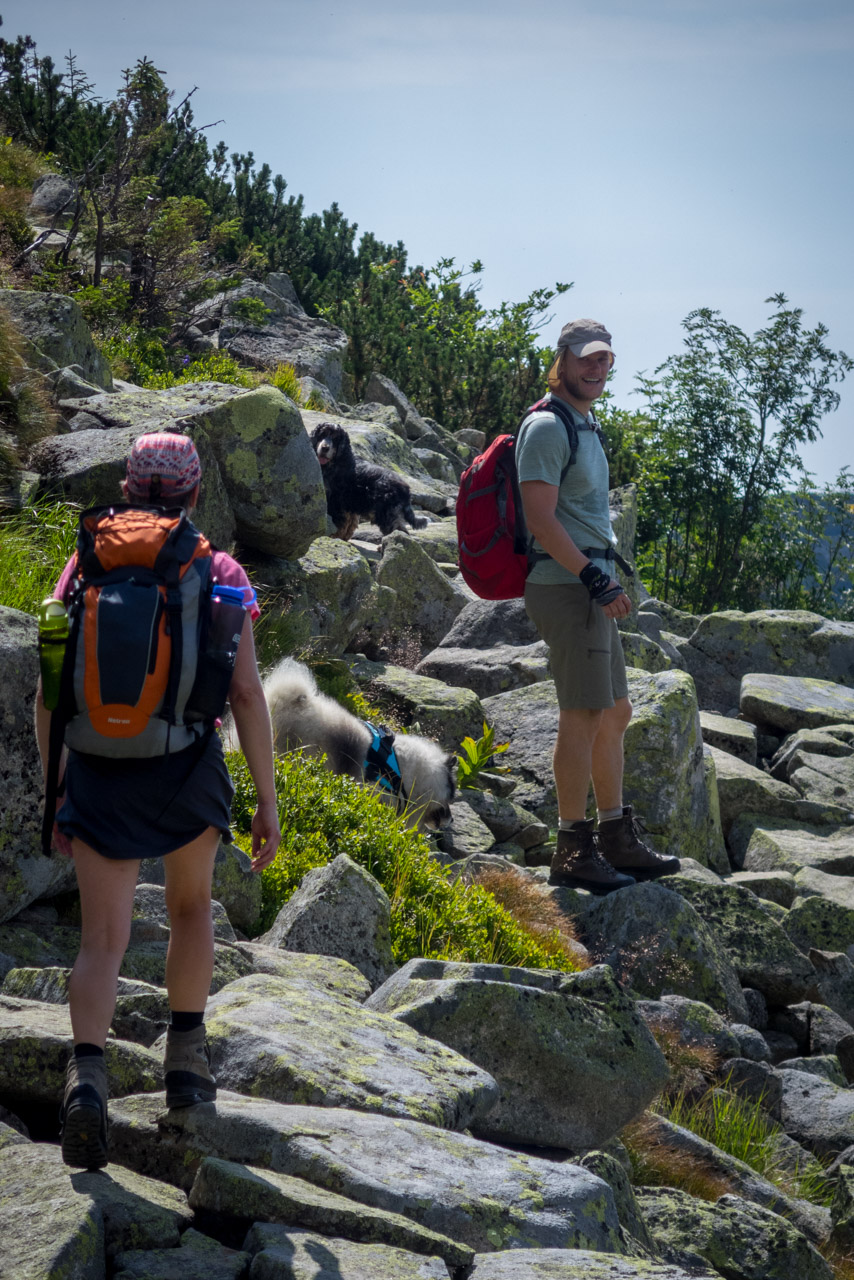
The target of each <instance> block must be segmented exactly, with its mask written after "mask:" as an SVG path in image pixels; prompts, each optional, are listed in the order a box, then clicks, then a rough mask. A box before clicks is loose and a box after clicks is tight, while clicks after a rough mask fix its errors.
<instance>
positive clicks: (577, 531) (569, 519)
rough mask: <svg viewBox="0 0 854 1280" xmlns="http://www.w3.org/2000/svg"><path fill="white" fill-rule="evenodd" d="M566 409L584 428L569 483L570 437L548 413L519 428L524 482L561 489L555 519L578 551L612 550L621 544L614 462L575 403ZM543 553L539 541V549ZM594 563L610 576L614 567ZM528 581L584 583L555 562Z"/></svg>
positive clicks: (537, 566) (539, 567)
mask: <svg viewBox="0 0 854 1280" xmlns="http://www.w3.org/2000/svg"><path fill="white" fill-rule="evenodd" d="M548 398H549V399H551V396H549V397H548ZM564 403H565V402H564ZM566 407H567V408H568V409H569V411H570V412H571V413H572V416H573V417H574V419H575V423H576V426H577V427H578V453H577V454H576V455H575V462H574V463H573V464H572V466H571V467H570V468H569V470H568V471H567V473H566V476H565V477H564V480H563V483H562V484H561V480H560V473H561V471H563V469H564V467H565V466H566V464H567V463H568V462H569V437H568V435H567V431H566V427H565V426H564V425H563V422H562V421H561V419H560V418H558V417H557V416H556V415H555V414H553V413H549V412H548V410H545V409H541V410H539V411H538V412H537V413H532V414H531V415H530V416H529V417H527V418H526V419H525V421H524V422H523V423H522V425H521V427H520V428H519V435H518V438H517V442H516V469H517V471H518V473H519V480H520V481H523V482H524V481H525V480H541V481H544V482H545V483H546V484H554V485H559V486H560V488H559V491H558V498H557V506H556V508H555V515H556V516H557V518H558V520H559V521H560V523H561V524H562V525H563V527H564V529H566V531H567V533H568V534H569V536H570V538H572V540H573V542H574V543H575V545H576V546H577V547H579V548H581V549H582V550H584V549H586V548H587V547H611V546H614V545H615V544H616V541H617V540H616V538H615V537H614V533H613V530H612V529H611V512H610V507H609V503H608V459H607V458H606V457H605V452H604V450H603V448H602V445H601V443H600V441H599V437H598V436H597V434H596V432H595V431H594V430H593V429H592V428H591V424H590V421H589V420H588V419H587V418H583V417H582V416H581V414H580V413H578V412H577V411H576V410H575V409H573V408H572V406H571V405H567V406H566ZM542 550H543V548H542V547H541V546H540V544H539V543H538V542H536V541H535V542H534V551H535V552H537V551H540V552H541V551H542ZM593 562H594V564H595V565H596V566H597V568H599V569H602V570H603V571H604V572H606V573H610V572H611V571H612V569H613V566H612V565H609V563H608V561H607V560H605V559H603V558H602V557H599V558H595V557H594V560H593ZM528 581H529V582H542V583H547V584H554V583H558V582H578V578H577V577H576V575H575V574H574V573H570V571H569V570H568V569H564V567H563V566H562V565H560V564H558V562H557V561H556V560H552V559H551V558H549V559H546V560H537V561H535V562H534V565H533V567H532V569H531V572H530V573H529V574H528Z"/></svg>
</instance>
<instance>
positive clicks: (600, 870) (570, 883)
mask: <svg viewBox="0 0 854 1280" xmlns="http://www.w3.org/2000/svg"><path fill="white" fill-rule="evenodd" d="M549 884H560V885H566V886H567V887H569V888H571V889H589V890H590V892H591V893H612V892H613V891H614V890H615V889H625V888H626V887H627V886H628V885H630V884H634V880H633V879H632V877H631V876H627V875H622V874H621V873H620V872H619V871H615V870H614V868H613V867H612V866H611V865H610V863H608V862H606V861H605V859H604V858H603V857H602V854H601V853H600V852H599V849H598V847H597V843H596V835H595V833H594V831H593V819H592V818H590V819H589V821H587V822H579V823H576V825H575V826H574V827H573V828H572V830H571V831H558V833H557V847H556V849H555V852H554V857H553V858H552V870H551V875H550V876H549Z"/></svg>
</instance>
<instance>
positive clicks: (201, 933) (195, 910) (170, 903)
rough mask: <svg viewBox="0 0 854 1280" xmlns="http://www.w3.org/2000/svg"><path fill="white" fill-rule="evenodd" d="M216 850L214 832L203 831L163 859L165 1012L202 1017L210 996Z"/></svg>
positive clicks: (213, 828) (216, 837)
mask: <svg viewBox="0 0 854 1280" xmlns="http://www.w3.org/2000/svg"><path fill="white" fill-rule="evenodd" d="M218 845H219V831H218V830H217V829H216V828H215V827H208V829H207V831H204V832H203V833H202V834H201V835H200V836H198V837H197V838H196V839H195V840H193V841H191V843H190V844H185V845H184V846H183V847H182V848H181V849H175V850H174V851H173V852H172V853H169V854H167V855H166V856H165V857H164V859H163V866H164V869H165V872H166V909H167V911H168V912H169V925H170V934H169V950H168V952H167V955H166V989H167V991H168V993H169V1007H170V1009H178V1010H181V1011H182V1012H188V1011H198V1012H201V1011H202V1010H203V1009H204V1007H205V1004H206V1003H207V999H208V995H209V994H210V989H211V977H212V976H213V963H214V942H213V923H212V921H211V877H212V875H213V864H214V858H215V857H216V851H217V847H218Z"/></svg>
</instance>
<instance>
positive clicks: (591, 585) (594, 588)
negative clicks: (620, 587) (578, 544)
mask: <svg viewBox="0 0 854 1280" xmlns="http://www.w3.org/2000/svg"><path fill="white" fill-rule="evenodd" d="M578 576H579V578H580V579H581V581H582V583H583V584H584V586H585V587H586V588H587V590H588V591H589V592H590V598H591V600H598V598H599V596H601V595H604V594H605V592H606V591H607V590H608V586H609V584H610V582H611V579H610V578H609V577H608V575H607V573H603V572H602V570H601V569H597V568H596V566H595V564H594V563H593V561H592V560H588V561H587V564H586V565H585V566H584V568H583V569H582V570H581V573H580V574H579V575H578Z"/></svg>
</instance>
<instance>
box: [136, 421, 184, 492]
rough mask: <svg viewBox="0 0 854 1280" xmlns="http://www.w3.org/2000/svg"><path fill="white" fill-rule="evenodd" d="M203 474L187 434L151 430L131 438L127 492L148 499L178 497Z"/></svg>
mask: <svg viewBox="0 0 854 1280" xmlns="http://www.w3.org/2000/svg"><path fill="white" fill-rule="evenodd" d="M201 478H202V466H201V463H200V462H199V455H198V453H197V452H196V446H195V445H194V444H193V442H192V440H191V439H190V437H189V436H182V435H177V434H173V433H171V432H168V431H153V432H151V433H150V434H149V435H145V436H140V437H139V439H138V440H135V441H134V444H133V448H132V449H131V454H130V457H129V458H128V466H127V486H128V493H129V494H132V495H133V497H135V498H143V499H145V500H146V501H149V502H161V501H162V500H163V499H164V498H180V497H182V496H183V495H184V494H187V493H189V492H190V490H191V489H194V488H195V486H196V485H197V484H198V483H199V481H200V480H201Z"/></svg>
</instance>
